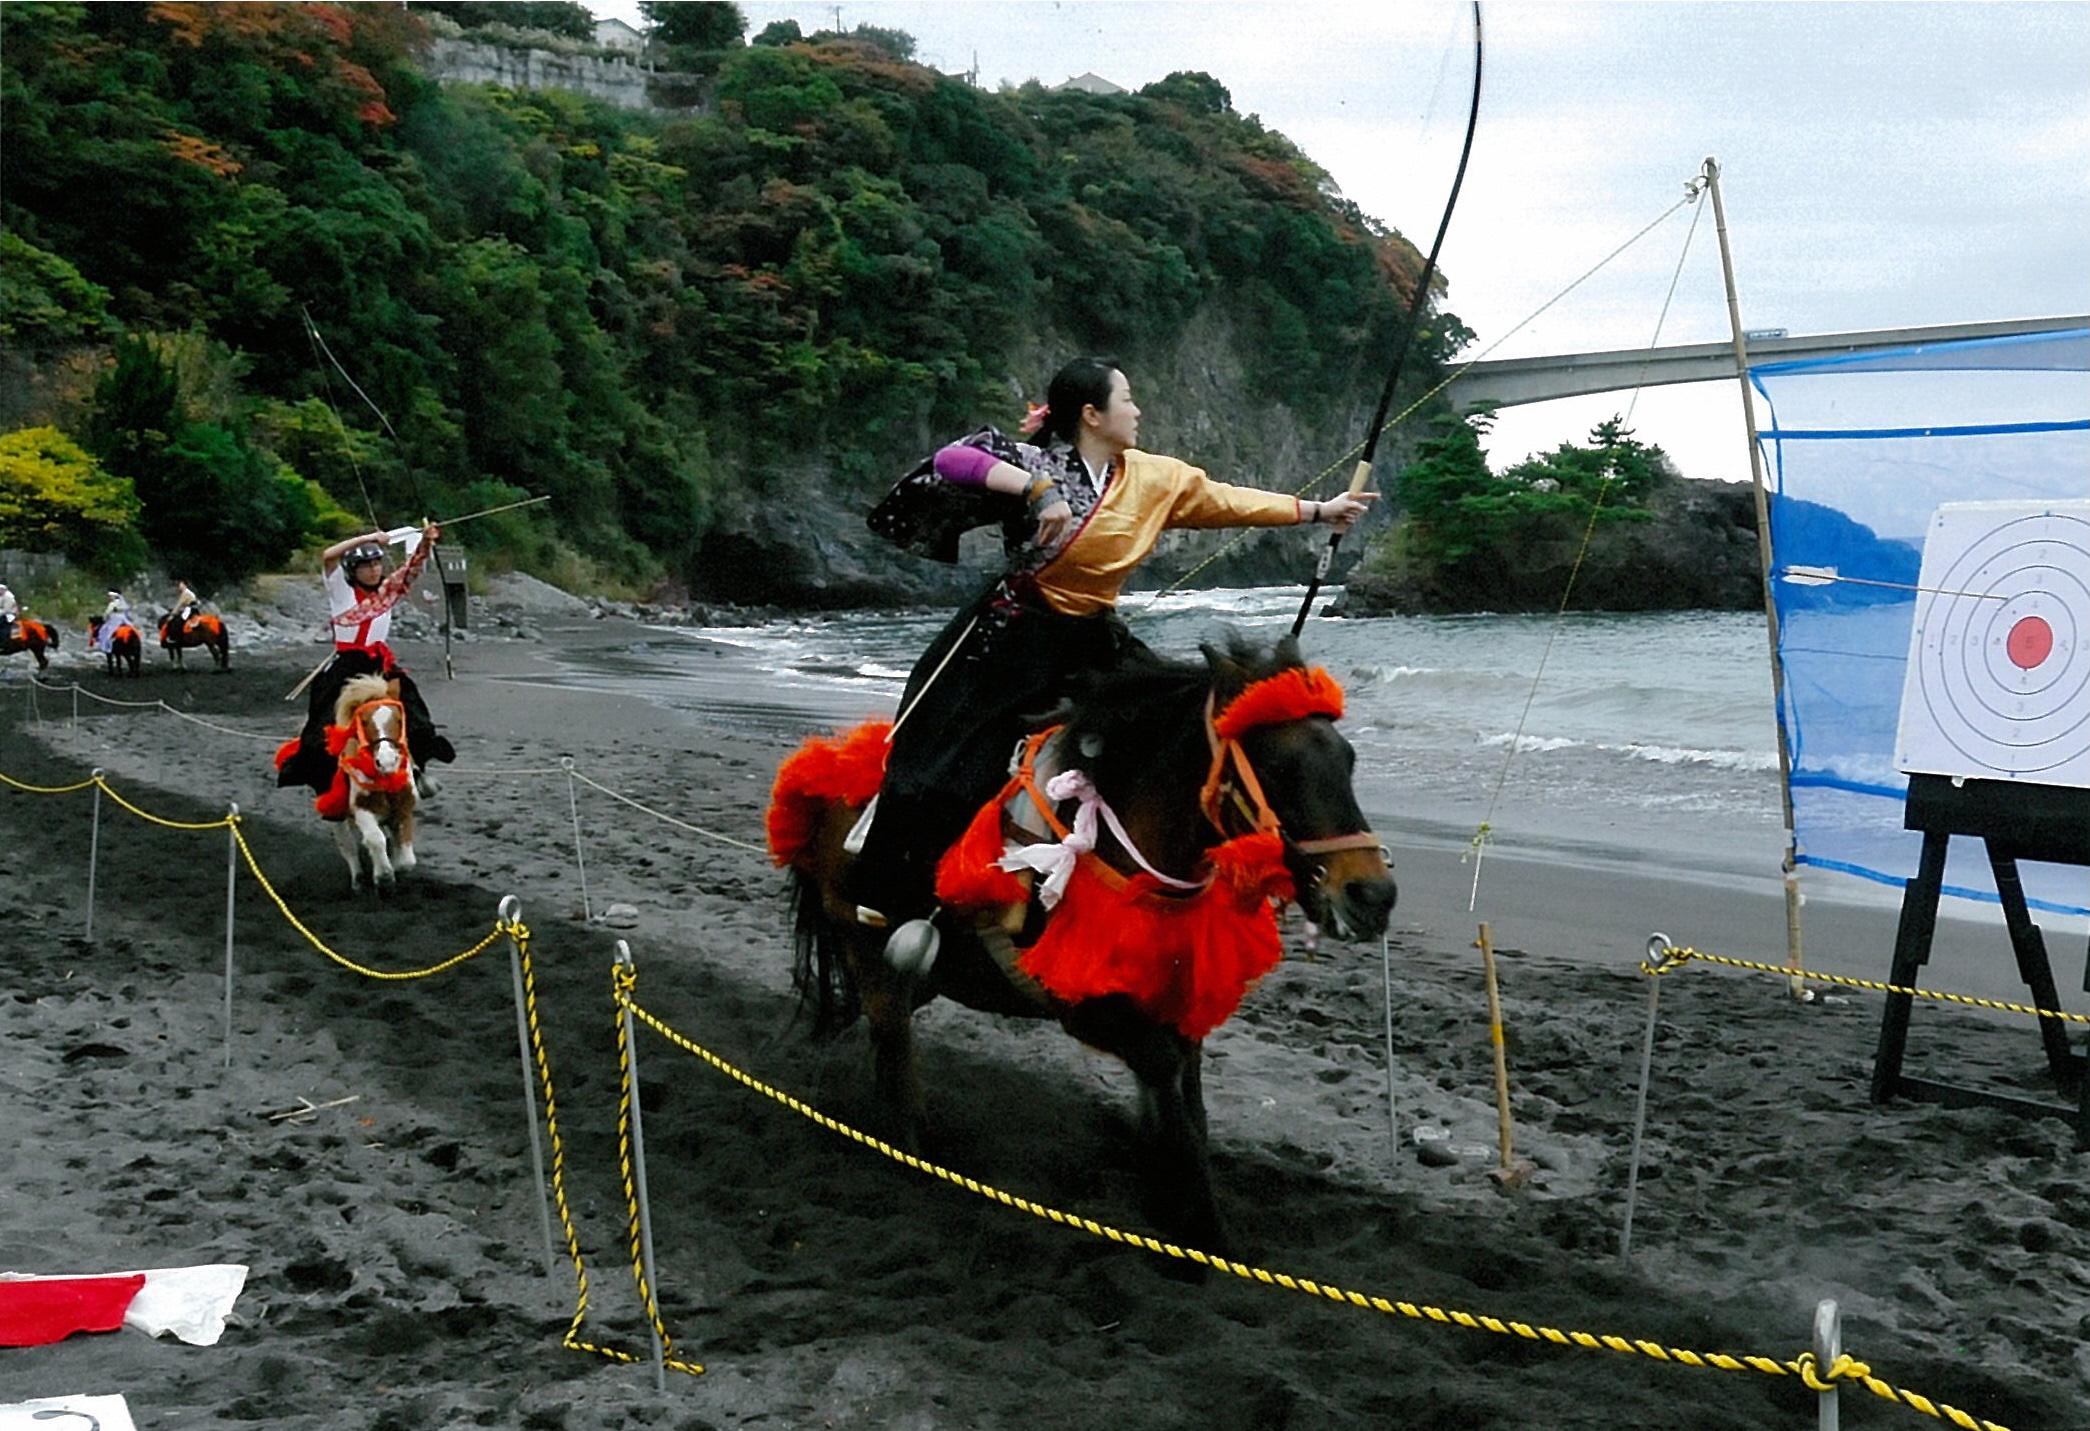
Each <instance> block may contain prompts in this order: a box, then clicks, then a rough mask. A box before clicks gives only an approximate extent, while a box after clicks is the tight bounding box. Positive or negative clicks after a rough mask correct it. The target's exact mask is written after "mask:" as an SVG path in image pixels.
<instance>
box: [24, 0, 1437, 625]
mask: <svg viewBox="0 0 2090 1431" xmlns="http://www.w3.org/2000/svg"><path fill="white" fill-rule="evenodd" d="M736 28H737V27H736ZM886 38H887V40H888V43H885V44H880V43H877V42H876V41H877V39H878V36H877V35H876V34H872V36H871V38H869V39H865V38H860V37H851V36H841V35H828V36H817V35H816V36H813V37H811V38H810V39H805V40H797V39H793V38H791V36H790V35H789V34H778V33H776V31H775V30H774V28H773V29H772V30H771V31H768V32H765V33H764V35H763V36H761V37H758V41H759V42H758V43H754V44H746V43H741V42H739V41H738V40H735V41H733V42H732V43H730V44H728V45H726V46H725V47H724V48H723V49H720V50H718V51H716V52H714V53H710V54H708V55H705V56H702V57H700V59H701V61H702V63H701V66H700V68H701V70H702V71H703V73H701V74H700V75H699V76H698V78H697V79H696V80H694V81H692V83H691V84H690V86H689V87H688V93H689V94H690V95H691V96H692V97H693V98H694V99H695V100H696V103H695V104H694V106H693V107H690V108H686V109H681V110H654V111H639V112H633V111H619V110H613V109H609V108H606V107H603V106H600V105H597V104H594V103H591V102H588V101H585V100H582V99H580V98H577V97H574V96H569V95H565V94H561V93H556V92H529V93H516V92H510V91H503V90H499V89H494V88H490V87H478V86H462V85H458V86H444V85H438V84H436V83H435V82H433V81H432V80H431V79H430V78H429V75H428V71H427V68H426V64H425V56H426V54H427V46H428V43H429V33H428V30H427V27H426V25H425V24H424V23H423V21H422V20H421V18H420V16H419V14H418V13H417V12H416V11H415V10H413V9H407V8H402V7H396V6H390V5H341V6H331V5H270V4H245V5H201V4H151V5H140V4H109V5H79V4H56V3H36V0H11V3H9V4H7V5H5V6H4V7H0V83H4V91H0V104H4V123H5V129H6V134H5V143H4V145H0V228H4V233H0V280H4V282H0V340H4V344H5V350H6V355H5V358H4V360H0V363H4V369H0V434H5V435H4V436H0V443H4V444H7V445H4V446H0V546H10V545H16V546H19V545H30V546H43V547H46V548H57V549H63V550H67V551H69V552H71V553H72V554H73V555H75V556H76V557H77V558H79V559H81V560H82V561H85V562H87V563H89V564H100V565H102V566H103V567H105V568H107V569H110V570H112V571H113V570H116V569H118V568H121V567H122V566H123V564H124V563H126V562H130V563H135V562H136V561H137V559H138V556H139V552H138V548H137V538H138V535H139V534H142V535H143V537H144V538H145V539H146V540H147V541H149V542H150V543H151V544H152V545H153V547H154V548H155V551H156V553H157V554H158V555H159V556H160V557H161V558H162V559H163V560H166V561H170V562H177V563H179V564H181V565H182V566H184V567H185V568H186V569H187V570H189V571H190V572H191V573H192V574H193V575H194V576H196V577H197V578H198V579H201V580H204V581H212V582H217V581H227V580H232V579H236V578H237V577H239V576H241V575H243V574H244V573H246V572H248V571H251V570H254V569H257V568H259V567H261V566H264V565H268V564H272V563H278V562H281V561H282V560H284V559H286V558H288V557H289V556H290V555H291V554H292V553H293V552H294V551H295V550H296V549H297V548H298V547H300V546H301V545H309V544H310V543H311V542H312V541H314V540H316V539H317V538H319V537H321V536H325V535H332V534H338V533H339V532H341V531H344V530H347V529H350V528H357V527H360V526H361V525H363V524H365V523H366V522H367V521H368V519H369V516H370V515H371V514H372V513H374V514H375V516H376V518H377V519H378V520H379V521H381V522H385V523H387V524H389V523H394V522H399V521H404V520H408V519H410V518H412V517H415V516H418V515H420V514H423V513H439V512H442V511H446V510H447V511H457V510H462V509H468V508H476V507H482V506H487V505H491V504H493V503H496V502H500V501H503V500H507V499H511V498H514V497H519V496H521V495H524V494H526V493H550V494H551V495H552V496H553V498H554V501H553V502H552V503H550V504H549V505H548V506H547V507H543V508H538V509H535V510H534V511H533V512H531V513H529V514H524V515H518V516H513V517H504V518H497V519H493V520H492V521H489V522H488V523H486V524H484V525H481V526H476V527H475V528H474V529H473V535H472V540H473V542H474V544H475V545H476V546H477V547H479V548H480V549H482V550H488V551H490V552H492V553H494V554H495V555H496V557H497V559H499V560H503V561H512V562H515V563H518V564H521V565H524V566H528V567H532V568H534V569H537V570H540V571H546V572H550V573H552V574H564V575H568V576H582V577H589V576H592V577H593V578H595V579H597V580H609V579H612V578H613V577H614V579H617V580H621V581H622V582H624V583H626V584H631V585H644V584H645V583H647V582H649V581H651V580H653V579H655V578H659V577H667V578H670V579H673V580H677V581H680V582H684V583H686V584H688V585H689V586H690V587H691V588H692V589H694V590H697V591H699V592H702V591H705V590H707V588H709V587H715V586H717V585H718V584H719V583H720V581H723V580H724V578H720V577H718V574H717V573H716V572H715V570H714V568H715V567H717V566H718V565H719V563H720V562H721V561H724V560H726V557H725V556H724V554H725V553H727V552H729V551H731V550H735V549H736V548H734V547H732V545H731V544H730V543H726V542H724V541H723V538H724V537H725V536H726V535H728V534H737V535H735V540H736V541H738V542H739V543H740V544H741V547H740V549H744V548H745V546H746V542H747V534H748V533H749V532H750V531H760V530H762V529H763V527H764V526H765V514H766V513H767V512H769V511H771V510H773V509H779V508H781V509H788V510H789V511H791V512H792V513H794V514H796V515H798V516H800V517H802V516H803V515H804V507H805V503H806V500H807V496H808V494H809V493H815V492H817V493H819V494H820V496H821V498H822V500H824V501H826V502H828V503H830V504H831V505H832V506H833V508H834V510H835V511H836V512H838V513H839V512H849V513H856V512H860V511H861V510H862V509H863V508H864V507H866V506H867V505H868V504H869V503H870V501H871V500H873V499H874V497H875V495H876V494H877V492H878V491H880V490H882V488H883V486H884V484H885V483H886V482H888V481H890V480H891V478H892V477H893V476H895V475H897V473H898V471H899V470H901V469H902V468H904V466H906V465H907V464H908V462H910V461H911V460H912V459H913V457H914V456H916V455H917V454H918V453H919V452H920V451H921V450H922V449H923V448H924V447H925V446H926V445H927V444H929V443H932V442H934V441H936V440H940V439H942V438H945V437H947V436H949V435H952V434H955V433H957V432H960V431H963V430H966V429H967V428H969V427H971V426H973V425H977V424H978V423H980V422H982V421H988V420H999V421H1002V422H1004V423H1009V422H1013V421H1014V419H1015V417H1016V415H1018V414H1019V413H1020V412H1021V405H1020V399H1021V397H1022V396H1024V395H1025V394H1026V392H1029V393H1033V394H1034V393H1035V391H1036V389H1037V387H1038V386H1039V385H1041V384H1042V381H1043V378H1044V376H1045V371H1046V369H1047V368H1048V367H1049V366H1050V365H1051V364H1052V363H1053V362H1055V361H1056V360H1057V359H1058V358H1059V357H1062V356H1065V355H1066V352H1067V350H1068V349H1070V348H1071V349H1076V350H1099V349H1100V350H1108V351H1113V352H1116V353H1118V354H1120V355H1122V356H1123V357H1124V358H1125V360H1126V362H1127V365H1128V367H1130V368H1131V369H1132V370H1133V371H1134V372H1135V374H1138V373H1139V372H1140V371H1141V364H1142V363H1143V362H1145V363H1147V364H1148V365H1149V366H1151V367H1152V368H1153V369H1154V370H1155V371H1156V372H1157V373H1160V372H1166V373H1168V374H1169V375H1171V377H1172V378H1176V379H1182V378H1184V376H1185V375H1186V374H1190V375H1192V376H1194V377H1196V378H1198V379H1201V380H1199V381H1179V382H1176V383H1174V384H1173V385H1172V386H1173V387H1174V388H1175V389H1176V390H1174V391H1170V390H1168V389H1167V388H1163V387H1160V386H1151V385H1150V386H1149V388H1148V390H1147V391H1145V392H1143V393H1142V405H1143V406H1145V407H1146V408H1147V409H1148V410H1149V413H1150V424H1149V425H1150V428H1151V429H1152V432H1153V435H1154V436H1156V437H1160V438H1163V439H1167V438H1170V437H1172V436H1173V437H1178V438H1186V439H1187V438H1190V437H1195V438H1197V439H1198V444H1199V445H1198V447H1197V451H1195V452H1194V453H1193V454H1192V455H1195V456H1200V457H1203V458H1206V459H1207V460H1211V454H1212V453H1214V452H1215V451H1216V452H1224V453H1229V454H1243V455H1246V456H1247V457H1249V458H1250V459H1258V458H1260V459H1266V460H1275V459H1273V458H1271V452H1272V451H1274V450H1275V449H1269V450H1265V449H1259V448H1257V446H1256V439H1255V438H1254V436H1253V435H1251V434H1249V433H1247V432H1246V431H1244V429H1248V428H1252V427H1256V426H1259V425H1260V426H1268V425H1269V424H1270V422H1272V421H1274V420H1275V419H1274V418H1273V417H1272V415H1273V414H1281V415H1282V417H1283V419H1284V421H1285V422H1288V423H1290V424H1291V425H1292V426H1291V428H1290V429H1289V431H1290V434H1291V435H1290V436H1289V437H1288V438H1287V439H1286V441H1287V443H1288V444H1289V448H1288V449H1287V450H1288V451H1289V450H1290V449H1293V448H1300V447H1301V439H1300V437H1299V434H1301V433H1306V434H1310V435H1311V440H1310V442H1308V443H1307V444H1306V445H1307V446H1309V447H1311V448H1312V449H1313V450H1312V451H1311V454H1310V455H1311V456H1312V457H1313V458H1314V459H1316V462H1315V465H1319V462H1321V461H1325V460H1327V459H1329V458H1332V457H1334V456H1336V455H1337V452H1338V451H1339V450H1340V447H1341V446H1342V445H1344V444H1346V443H1347V442H1349V441H1352V440H1354V439H1355V438H1356V437H1357V436H1359V435H1361V434H1360V433H1359V432H1358V431H1357V427H1356V421H1355V416H1354V415H1355V413H1356V411H1357V410H1358V409H1359V407H1360V404H1361V403H1362V402H1363V401H1364V400H1365V399H1367V398H1368V397H1369V395H1370V394H1371V393H1372V392H1373V391H1374V390H1375V387H1376V384H1377V382H1378V381H1379V376H1380V374H1381V373H1382V372H1383V370H1384V365H1385V363H1386V361H1387V359H1388V358H1389V356H1390V354H1389V348H1390V345H1391V342H1392V340H1393V335H1394V333H1395V332H1396V330H1397V329H1398V327H1399V318H1400V315H1401V312H1402V309H1403V307H1404V305H1405V303H1406V301H1407V298H1408V295H1409V293H1410V291H1411V290H1412V285H1413V283H1414V282H1415V280H1416V277H1417V275H1418V274H1419V272H1420V268H1421V264H1420V260H1419V257H1418V255H1417V254H1416V253H1415V251H1414V249H1413V248H1412V247H1411V246H1410V245H1409V244H1407V243H1406V242H1405V241H1404V240H1402V239H1400V238H1399V237H1398V236H1397V235H1393V234H1389V233H1388V232H1386V231H1385V230H1383V229H1382V228H1380V227H1379V226H1378V225H1376V224H1375V223H1373V222H1372V221H1371V220H1370V219H1369V218H1368V217H1366V216H1365V215H1364V214H1362V213H1360V212H1359V211H1358V210H1357V209H1356V208H1355V207H1354V206H1353V205H1351V204H1350V203H1348V202H1347V201H1346V200H1344V199H1343V198H1342V197H1341V196H1340V195H1339V194H1338V193H1337V192H1336V191H1335V189H1334V187H1333V185H1332V184H1331V183H1330V182H1329V180H1328V178H1327V176H1326V175H1325V174H1324V173H1323V172H1322V171H1321V170H1320V169H1318V168H1317V167H1316V166H1315V165H1314V164H1313V162H1312V161H1311V159H1309V158H1308V157H1307V156H1306V155H1304V154H1302V153H1301V152H1300V151H1299V150H1298V149H1297V148H1296V147H1295V146H1294V145H1293V144H1291V143H1290V142H1289V141H1287V140H1286V139H1285V138H1284V137H1283V136H1282V135H1279V134H1277V133H1275V132H1273V131H1270V130H1268V129H1267V128H1265V127H1264V126H1263V125H1262V124H1261V123H1260V122H1259V121H1258V120H1256V119H1255V118H1254V117H1253V116H1249V115H1242V114H1239V113H1237V112H1236V111H1235V110H1234V109H1233V107H1232V105H1231V102H1230V100H1229V97H1228V94H1227V91H1226V90H1225V88H1224V86H1223V84H1222V83H1221V82H1219V81H1218V80H1215V79H1213V78H1211V77H1209V76H1205V75H1200V74H1178V75H1173V76H1170V77H1169V78H1168V79H1166V80H1164V81H1162V82H1160V83H1157V84H1155V85H1152V86H1149V87H1148V89H1147V90H1145V91H1144V92H1142V93H1138V94H1130V95H1110V96H1099V95H1090V94H1084V93H1075V92H1060V91H1053V90H1047V89H1044V88H1042V87H1040V86H1038V85H1037V84H1034V83H1033V84H1029V85H1025V86H1023V87H1022V88H1020V89H1013V90H1004V91H1002V92H999V93H996V92H990V91H985V90H981V89H977V88H974V87H971V86H969V85H967V84H966V83H964V82H963V81H961V80H958V79H953V78H949V77H946V76H942V75H939V74H937V73H936V72H934V71H932V70H930V69H927V68H924V67H922V66H920V65H917V64H914V63H911V62H909V61H907V60H905V59H902V58H900V57H898V54H896V53H895V50H896V49H898V50H899V51H901V52H904V51H905V49H906V46H905V45H904V44H903V45H898V46H895V45H894V44H892V43H890V40H891V38H892V37H890V36H887V37H886ZM899 38H900V39H902V40H904V37H899ZM1424 328H1425V335H1424V338H1423V340H1422V345H1423V355H1422V360H1420V361H1414V362H1411V368H1412V369H1413V370H1414V371H1415V372H1416V374H1417V380H1418V382H1419V381H1420V379H1421V376H1422V375H1423V374H1425V373H1426V372H1427V370H1428V369H1429V367H1430V366H1431V365H1432V364H1431V362H1430V361H1429V360H1430V359H1434V358H1436V357H1439V356H1441V355H1442V354H1443V353H1445V352H1446V351H1449V350H1451V349H1454V348H1456V347H1457V346H1458V345H1459V344H1460V343H1461V342H1462V341H1463V339H1464V337H1465V336H1466V335H1465V333H1464V330H1463V329H1462V328H1461V327H1460V325H1459V324H1458V322H1457V320H1456V319H1455V318H1451V317H1449V316H1448V315H1443V316H1440V317H1438V318H1435V319H1433V320H1432V321H1430V322H1428V323H1426V324H1425V325H1424ZM329 354H331V358H332V359H333V360H338V364H339V366H338V367H336V365H335V362H334V361H332V360H330V358H329ZM358 389H359V390H360V391H358ZM1154 445H1157V446H1161V445H1164V444H1163V443H1162V442H1156V443H1155V444H1154ZM1185 445H1186V446H1188V445H1190V444H1189V443H1188V442H1186V444H1185ZM21 454H27V455H21ZM1305 455H1306V454H1305V453H1304V452H1294V453H1292V456H1293V457H1303V456H1305ZM1214 465H1215V466H1217V465H1218V464H1217V462H1216V461H1215V462H1214ZM1229 475H1235V474H1231V473H1230V474H1229ZM1246 475H1254V474H1246ZM1262 475H1265V476H1267V477H1269V478H1271V479H1273V480H1274V479H1278V478H1290V479H1292V480H1293V481H1296V480H1298V479H1299V478H1301V477H1303V476H1304V475H1305V474H1304V473H1302V472H1299V471H1296V470H1290V471H1270V472H1267V473H1265V474H1262ZM714 538H717V539H718V540H712V541H709V542H708V541H707V539H714ZM738 580H740V581H741V583H742V584H743V585H744V584H745V575H744V573H743V574H742V576H741V577H740V578H738ZM728 584H730V583H728Z"/></svg>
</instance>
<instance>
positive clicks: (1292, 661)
mask: <svg viewBox="0 0 2090 1431" xmlns="http://www.w3.org/2000/svg"><path fill="white" fill-rule="evenodd" d="M1203 649H1204V654H1205V663H1206V665H1207V666H1208V667H1209V668H1210V670H1211V689H1212V698H1211V703H1210V706H1209V708H1208V709H1209V712H1210V715H1209V717H1208V724H1209V727H1210V739H1211V743H1212V747H1213V768H1212V773H1211V776H1210V777H1209V778H1208V780H1207V782H1206V795H1205V807H1206V814H1207V816H1208V817H1209V818H1210V819H1212V820H1213V822H1214V823H1215V824H1218V825H1219V827H1220V830H1221V833H1222V834H1224V835H1228V836H1232V835H1238V834H1243V833H1246V832H1248V831H1251V830H1254V829H1256V828H1257V827H1259V826H1260V827H1264V828H1268V827H1270V826H1271V825H1273V824H1274V826H1275V832H1276V833H1277V834H1278V835H1279V836H1280V837H1281V838H1282V839H1283V841H1284V856H1285V867H1286V869H1287V870H1289V871H1290V873H1291V876H1292V883H1293V887H1294V889H1295V891H1296V895H1297V898H1298V901H1299V907H1300V908H1301V909H1302V910H1304V911H1305V912H1306V917H1307V918H1309V919H1311V920H1313V921H1314V923H1316V924H1318V925H1322V926H1324V927H1325V928H1327V929H1329V930H1330V931H1331V932H1333V933H1334V934H1336V935H1338V936H1339V937H1342V938H1350V939H1355V938H1370V937H1372V936H1375V935H1379V934H1383V933H1385V931H1386V923H1387V918H1388V916H1389V915H1390V914H1391V913H1392V912H1393V904H1394V899H1395V896H1396V891H1395V889H1394V883H1393V874H1392V872H1391V870H1389V869H1388V867H1387V862H1386V852H1385V850H1384V848H1383V847H1382V846H1381V845H1380V843H1379V839H1378V837H1377V836H1376V835H1374V834H1373V833H1372V832H1371V830H1370V828H1369V827H1368V826H1367V825H1366V823H1365V819H1364V813H1363V811H1361V810H1359V809H1358V807H1357V794H1356V791H1355V789H1354V788H1353V786H1352V784H1351V772H1352V771H1353V769H1354V768H1355V766H1356V764H1357V754H1356V752H1355V751H1354V750H1352V749H1351V748H1350V742H1349V741H1347V740H1345V739H1344V738H1343V737H1342V735H1341V733H1340V732H1338V731H1337V730H1336V728H1335V722H1336V718H1337V717H1339V716H1340V715H1341V714H1342V688H1341V687H1340V686H1338V685H1337V684H1336V683H1335V681H1334V680H1333V678H1331V677H1330V676H1329V675H1328V674H1327V672H1325V671H1322V670H1320V669H1318V668H1314V669H1308V667H1307V666H1306V663H1305V662H1304V661H1303V660H1302V659H1301V658H1300V655H1299V643H1298V640H1297V639H1296V638H1294V637H1291V636H1286V637H1285V638H1284V639H1283V640H1281V641H1279V642H1278V643H1277V644H1276V646H1275V647H1273V648H1270V649H1268V650H1260V649H1257V648H1254V647H1251V646H1249V645H1248V644H1247V643H1245V642H1243V641H1241V640H1239V639H1238V638H1236V639H1235V640H1234V641H1232V642H1231V643H1230V644H1229V645H1228V646H1227V647H1226V648H1225V649H1221V648H1219V647H1216V646H1213V645H1209V644H1208V645H1206V646H1205V647H1204V648H1203ZM1230 746H1231V747H1233V748H1234V749H1237V750H1238V752H1239V754H1238V756H1236V755H1234V754H1232V753H1231V752H1230V749H1229V747H1230Z"/></svg>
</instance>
